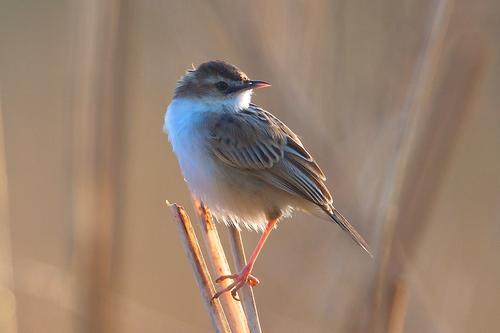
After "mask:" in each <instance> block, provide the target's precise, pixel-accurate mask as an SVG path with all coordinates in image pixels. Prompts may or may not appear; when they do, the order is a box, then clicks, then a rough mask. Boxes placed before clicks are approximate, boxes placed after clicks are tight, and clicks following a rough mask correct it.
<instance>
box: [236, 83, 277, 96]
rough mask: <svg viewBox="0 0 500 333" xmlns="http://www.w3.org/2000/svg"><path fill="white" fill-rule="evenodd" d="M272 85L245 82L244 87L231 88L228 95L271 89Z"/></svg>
mask: <svg viewBox="0 0 500 333" xmlns="http://www.w3.org/2000/svg"><path fill="white" fill-rule="evenodd" d="M270 85H271V84H270V83H267V82H266V81H245V82H244V83H243V84H242V85H239V86H236V87H233V88H230V89H229V91H228V92H227V93H229V94H232V93H235V92H238V91H240V92H241V91H245V90H250V89H259V88H265V87H269V86H270Z"/></svg>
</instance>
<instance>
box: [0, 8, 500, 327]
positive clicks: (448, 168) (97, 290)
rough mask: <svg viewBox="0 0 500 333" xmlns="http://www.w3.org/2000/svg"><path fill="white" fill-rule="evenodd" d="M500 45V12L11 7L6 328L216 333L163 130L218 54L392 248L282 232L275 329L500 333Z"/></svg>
mask: <svg viewBox="0 0 500 333" xmlns="http://www.w3.org/2000/svg"><path fill="white" fill-rule="evenodd" d="M499 42H500V3H499V2H498V1H495V0H481V1H467V0H459V1H431V0H425V1H415V0H413V1H400V0H398V1H395V0H385V1H358V0H356V1H341V0H335V1H326V0H325V1H323V0H318V1H299V0H296V1H264V0H252V1H234V2H230V1H220V0H218V1H201V0H200V1H162V0H148V1H132V0H122V1H120V0H107V1H101V0H88V1H64V0H50V1H34V0H29V1H28V0H26V1H20V0H11V1H9V0H2V1H1V2H0V111H1V113H0V332H2V333H3V332H6V333H11V332H21V333H28V332H210V331H211V329H212V328H211V326H210V322H209V319H208V316H207V314H206V312H205V310H204V307H203V304H202V302H201V299H200V295H199V291H198V289H196V285H195V282H194V279H193V276H192V272H191V269H190V266H189V263H188V262H187V260H186V258H185V254H184V252H183V250H182V247H181V244H180V240H179V237H178V234H177V231H176V228H175V225H174V223H173V222H172V219H171V216H170V213H169V210H168V209H167V208H166V206H165V200H166V199H168V200H170V201H176V202H179V203H181V204H183V205H185V206H188V207H189V209H190V212H191V213H192V212H193V210H192V208H191V204H190V198H189V193H188V191H187V188H186V186H185V184H184V182H183V180H182V177H181V175H180V172H179V169H178V166H177V163H176V160H175V157H174V155H173V154H172V152H171V150H170V146H169V144H168V141H167V139H166V137H165V135H164V133H162V123H163V114H164V111H165V108H166V106H167V105H168V103H169V101H170V99H171V97H172V92H173V88H174V85H175V81H176V80H177V79H178V78H179V76H180V75H182V73H183V72H184V70H185V69H187V68H188V67H190V66H191V64H192V63H193V64H195V65H196V64H199V63H200V62H203V61H206V60H209V59H225V60H227V61H229V62H231V63H234V64H236V65H238V66H239V67H240V68H242V69H243V70H244V71H245V72H246V73H247V74H248V75H249V76H250V77H252V78H256V79H262V80H266V81H270V82H271V83H272V84H273V87H272V88H271V89H266V90H265V91H259V92H258V93H257V94H256V96H255V97H254V101H255V102H256V103H258V104H260V105H262V106H263V107H264V108H266V109H269V110H271V111H272V112H273V113H274V114H276V115H277V116H278V117H280V118H281V119H282V120H284V121H285V122H286V123H288V124H289V125H290V127H291V128H293V129H294V130H295V131H296V132H297V133H298V134H299V135H301V136H302V137H303V141H304V142H305V144H306V146H307V147H308V148H309V150H310V151H311V153H312V154H313V155H314V156H315V157H316V158H317V160H318V161H319V163H320V165H322V167H323V169H324V171H325V173H326V174H327V176H328V185H329V186H331V187H332V188H334V189H335V199H334V200H335V202H336V206H337V207H339V208H340V209H341V210H342V211H343V212H344V213H345V214H346V215H347V216H349V217H350V218H351V220H352V221H353V223H354V224H355V225H356V226H357V228H358V229H359V230H360V231H361V233H362V234H363V235H365V237H366V238H367V240H368V242H369V243H370V244H371V246H372V248H373V250H374V252H375V258H374V259H373V260H371V259H370V258H369V257H368V256H366V255H365V254H364V253H363V252H362V251H360V249H359V248H357V247H355V246H354V245H353V244H352V242H351V241H350V239H349V238H348V237H347V236H346V235H345V234H342V233H341V232H340V231H339V228H337V227H335V226H334V225H331V224H328V223H323V222H320V221H317V220H316V219H314V218H311V217H308V216H305V215H302V214H297V215H296V216H295V217H294V218H293V219H292V220H287V221H285V222H284V223H282V224H281V226H280V227H279V229H278V232H275V233H274V234H272V235H271V238H270V240H269V242H268V244H266V247H265V248H264V251H263V253H262V256H261V257H260V258H259V261H258V262H257V265H256V267H255V271H254V272H255V274H256V275H257V276H258V277H259V278H260V279H261V282H262V283H261V284H260V285H259V286H258V287H257V288H255V289H254V291H255V295H256V299H257V304H258V308H259V312H260V317H261V322H262V326H263V329H264V332H390V333H396V332H415V333H417V332H440V333H441V332H464V333H465V332H498V331H499V330H500V329H499V327H500V287H499V279H500V264H499V263H500V261H499V259H498V256H499V252H500V210H499V209H498V206H499V204H500V108H499V103H500V94H499V92H500V90H499V87H500V55H499V52H500V43H499ZM219 230H220V233H221V234H223V235H225V230H224V228H222V227H220V228H219ZM243 237H244V240H245V244H246V248H247V251H250V249H251V247H253V246H254V244H255V243H256V241H257V238H258V234H256V233H254V232H245V233H244V234H243Z"/></svg>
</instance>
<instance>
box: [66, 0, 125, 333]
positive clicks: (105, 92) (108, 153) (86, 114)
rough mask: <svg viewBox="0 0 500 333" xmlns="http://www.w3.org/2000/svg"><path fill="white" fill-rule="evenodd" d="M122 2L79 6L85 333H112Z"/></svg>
mask: <svg viewBox="0 0 500 333" xmlns="http://www.w3.org/2000/svg"><path fill="white" fill-rule="evenodd" d="M119 15H120V1H119V0H107V1H100V0H89V1H75V2H74V3H73V18H74V20H75V22H77V24H76V27H77V31H76V33H75V38H74V41H75V45H73V50H74V54H73V56H74V68H76V69H77V73H76V75H75V80H74V86H73V109H74V119H73V134H74V135H73V152H74V156H73V178H74V188H73V213H74V215H73V219H74V225H75V236H74V239H75V243H74V246H75V247H74V269H75V272H76V276H77V280H76V286H77V288H78V290H77V294H79V303H80V304H81V305H82V312H83V318H84V321H83V326H82V327H77V329H79V330H80V331H81V332H95V333H99V332H109V331H110V327H112V318H111V317H112V297H111V293H110V287H111V262H112V249H113V237H114V234H115V230H114V227H115V221H116V194H117V179H118V178H117V177H118V174H119V170H120V163H119V153H120V129H121V126H120V123H121V116H122V115H120V113H119V108H118V105H117V102H116V101H117V95H118V94H119V91H118V89H119V88H118V86H117V84H116V82H117V77H118V75H120V73H121V71H120V68H119V66H120V62H119V61H118V60H117V48H118V47H119V46H118V41H119V39H118V31H119V30H118V24H119Z"/></svg>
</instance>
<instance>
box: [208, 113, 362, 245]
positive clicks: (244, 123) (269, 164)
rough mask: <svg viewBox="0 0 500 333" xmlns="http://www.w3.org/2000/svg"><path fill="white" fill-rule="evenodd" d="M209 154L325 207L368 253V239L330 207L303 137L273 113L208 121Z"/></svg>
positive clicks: (229, 115) (216, 117) (222, 115)
mask: <svg viewBox="0 0 500 333" xmlns="http://www.w3.org/2000/svg"><path fill="white" fill-rule="evenodd" d="M206 126H207V127H208V129H209V133H210V137H209V140H207V145H208V150H209V151H211V152H212V153H213V155H214V156H215V157H217V158H219V159H220V160H221V161H222V162H224V163H226V164H228V165H230V166H232V167H235V168H240V169H244V170H247V171H248V172H251V173H252V174H254V175H256V176H257V177H259V178H261V179H263V180H265V181H266V182H268V183H269V184H271V185H273V186H276V187H278V188H280V189H282V190H284V191H287V192H289V193H291V194H294V195H297V196H300V197H302V198H304V199H306V200H309V201H310V202H313V203H315V204H316V205H318V206H319V207H321V208H322V209H323V210H324V211H325V213H326V214H328V215H329V216H330V217H331V219H332V220H333V221H335V222H336V223H337V224H339V226H340V227H341V228H342V229H344V230H345V231H347V232H348V233H349V234H350V235H351V237H352V238H353V239H354V241H355V242H356V243H358V244H359V245H360V246H361V247H362V248H364V249H365V250H366V251H367V252H368V253H370V251H369V249H368V246H367V244H366V242H365V241H364V239H363V238H362V237H361V235H359V233H358V232H357V231H356V230H355V229H354V227H353V226H352V225H351V224H350V223H349V221H348V220H347V219H346V218H344V217H343V216H342V215H341V214H340V213H339V212H338V211H337V210H336V209H335V208H334V207H333V205H332V196H331V194H330V192H329V191H328V189H327V188H326V186H325V183H324V181H325V179H326V177H325V175H324V173H323V171H321V169H320V168H319V166H318V164H317V163H316V162H315V161H314V159H313V158H312V157H311V155H310V154H309V153H308V152H307V150H306V149H305V148H304V146H303V144H302V142H301V141H300V139H299V137H298V136H297V135H296V134H295V133H293V132H292V130H290V129H289V128H288V127H287V126H286V125H285V124H283V123H282V122H281V121H280V120H279V119H278V118H276V117H275V116H273V115H272V114H270V113H269V112H267V111H265V110H263V109H261V108H258V107H256V106H255V105H250V107H249V108H248V109H245V110H242V111H240V112H221V113H220V114H213V115H211V116H210V117H209V119H208V120H207V125H206Z"/></svg>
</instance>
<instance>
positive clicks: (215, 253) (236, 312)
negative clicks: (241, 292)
mask: <svg viewBox="0 0 500 333" xmlns="http://www.w3.org/2000/svg"><path fill="white" fill-rule="evenodd" d="M193 202H194V205H195V208H196V211H197V213H198V216H199V218H200V223H201V226H202V229H203V232H202V237H203V241H204V242H205V245H206V247H207V250H208V261H209V262H210V264H211V265H212V269H213V271H214V273H215V274H216V276H215V278H217V277H219V276H221V275H229V274H231V268H230V267H229V263H228V262H227V259H226V254H225V253H224V248H223V247H222V244H221V241H220V238H219V234H218V232H217V228H216V227H215V223H214V220H213V217H212V214H211V213H210V210H209V209H208V208H207V207H206V206H205V205H204V204H203V203H202V202H201V201H200V200H198V199H196V198H195V197H193ZM231 282H232V280H231V279H226V280H224V281H222V282H221V283H220V287H221V288H225V287H227V286H228V285H229V284H231ZM219 299H220V301H221V303H222V306H223V308H224V311H225V313H226V316H227V320H228V322H229V326H230V327H231V331H232V332H234V333H239V332H242V333H246V332H249V330H248V323H247V318H246V317H245V312H244V311H243V307H242V305H241V303H240V302H238V301H236V300H235V299H233V297H232V296H231V293H224V294H222V295H221V296H220V297H219Z"/></svg>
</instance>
